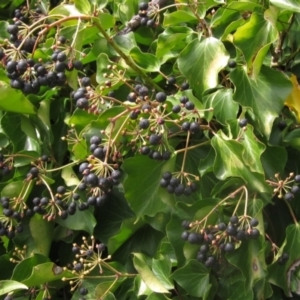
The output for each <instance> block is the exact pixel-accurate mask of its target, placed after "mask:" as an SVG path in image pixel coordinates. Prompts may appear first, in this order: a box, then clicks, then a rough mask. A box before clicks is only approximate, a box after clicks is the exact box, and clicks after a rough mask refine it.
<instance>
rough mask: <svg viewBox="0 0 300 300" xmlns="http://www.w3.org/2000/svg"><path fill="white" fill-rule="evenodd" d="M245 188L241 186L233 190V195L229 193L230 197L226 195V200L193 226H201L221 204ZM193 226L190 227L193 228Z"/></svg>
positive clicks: (222, 201)
mask: <svg viewBox="0 0 300 300" xmlns="http://www.w3.org/2000/svg"><path fill="white" fill-rule="evenodd" d="M244 188H245V186H244V185H243V186H241V187H239V188H238V189H237V190H235V191H234V192H233V193H231V194H230V195H228V196H227V197H226V198H224V199H223V200H221V201H220V202H219V203H218V204H217V205H216V206H214V208H213V209H212V210H211V211H210V212H209V213H208V214H207V215H206V216H205V217H204V218H203V219H202V220H201V221H196V222H194V223H193V225H199V224H201V223H202V222H203V221H204V220H207V219H208V217H209V216H210V215H211V214H212V213H213V212H214V211H215V209H216V208H217V207H219V206H220V205H221V204H222V203H224V202H225V201H226V200H228V199H229V198H233V197H234V196H235V195H236V194H237V193H239V192H240V191H241V190H243V189H244ZM193 225H192V226H191V227H193Z"/></svg>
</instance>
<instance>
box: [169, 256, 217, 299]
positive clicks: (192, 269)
mask: <svg viewBox="0 0 300 300" xmlns="http://www.w3.org/2000/svg"><path fill="white" fill-rule="evenodd" d="M171 278H172V279H174V280H175V281H176V282H177V283H178V284H179V285H180V286H181V287H183V288H184V289H185V290H186V292H187V293H188V294H189V295H191V296H194V297H201V298H204V299H205V298H206V295H207V294H208V292H209V290H210V289H211V287H212V285H211V284H210V283H209V271H208V270H207V269H206V267H204V266H203V264H201V263H200V262H198V261H197V260H195V259H191V260H189V261H188V262H187V263H186V264H185V265H184V266H183V267H181V268H178V269H177V270H176V271H175V272H174V273H173V274H172V275H171Z"/></svg>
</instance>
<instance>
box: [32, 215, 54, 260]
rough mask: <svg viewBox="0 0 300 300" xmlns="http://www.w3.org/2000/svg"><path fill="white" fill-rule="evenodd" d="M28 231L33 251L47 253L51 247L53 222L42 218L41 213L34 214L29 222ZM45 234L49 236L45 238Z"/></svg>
mask: <svg viewBox="0 0 300 300" xmlns="http://www.w3.org/2000/svg"><path fill="white" fill-rule="evenodd" d="M29 227H30V232H31V235H32V238H33V240H34V244H35V251H36V252H38V253H40V254H43V255H48V254H49V250H50V247H51V240H52V239H51V237H52V236H53V228H54V224H53V223H51V222H48V221H47V220H45V219H43V217H42V216H41V215H38V214H35V215H34V216H33V217H32V218H31V219H30V222H29ZM45 236H47V237H49V238H47V239H46V238H45Z"/></svg>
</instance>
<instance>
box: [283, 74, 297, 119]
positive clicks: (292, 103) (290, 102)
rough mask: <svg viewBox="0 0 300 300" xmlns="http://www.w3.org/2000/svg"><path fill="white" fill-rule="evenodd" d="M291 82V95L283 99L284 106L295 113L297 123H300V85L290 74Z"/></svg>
mask: <svg viewBox="0 0 300 300" xmlns="http://www.w3.org/2000/svg"><path fill="white" fill-rule="evenodd" d="M291 82H292V84H293V90H292V92H291V94H290V95H289V96H288V97H287V98H286V99H285V102H284V104H285V105H286V106H288V107H289V108H290V109H291V110H292V111H293V112H295V114H296V116H297V119H298V121H300V101H299V99H300V85H299V83H298V81H297V77H296V76H295V75H294V74H292V76H291Z"/></svg>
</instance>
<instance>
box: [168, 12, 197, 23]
mask: <svg viewBox="0 0 300 300" xmlns="http://www.w3.org/2000/svg"><path fill="white" fill-rule="evenodd" d="M164 16H165V17H164V24H163V26H170V25H177V24H182V23H190V22H191V23H197V21H198V19H197V17H196V16H195V14H193V13H192V12H191V11H185V10H177V11H174V12H172V13H165V14H164Z"/></svg>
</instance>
